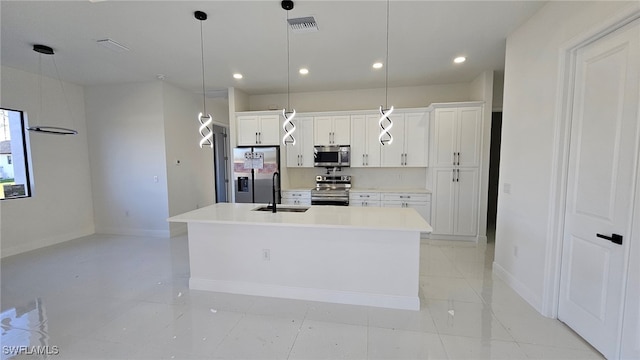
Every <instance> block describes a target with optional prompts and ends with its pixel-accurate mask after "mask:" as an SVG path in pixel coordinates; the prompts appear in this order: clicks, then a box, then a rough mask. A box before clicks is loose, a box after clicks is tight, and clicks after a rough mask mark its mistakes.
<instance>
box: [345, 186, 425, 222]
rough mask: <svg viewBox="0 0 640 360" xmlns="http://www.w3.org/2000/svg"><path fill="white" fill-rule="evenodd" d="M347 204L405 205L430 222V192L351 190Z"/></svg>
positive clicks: (369, 205) (363, 205) (365, 205)
mask: <svg viewBox="0 0 640 360" xmlns="http://www.w3.org/2000/svg"><path fill="white" fill-rule="evenodd" d="M349 206H362V207H372V206H376V207H398V208H399V207H407V208H412V209H415V210H416V211H417V212H418V214H420V216H422V217H423V218H424V219H425V220H426V221H427V222H428V223H429V224H431V194H429V193H415V192H406V193H405V192H392V193H391V192H380V191H357V190H356V191H351V192H350V193H349Z"/></svg>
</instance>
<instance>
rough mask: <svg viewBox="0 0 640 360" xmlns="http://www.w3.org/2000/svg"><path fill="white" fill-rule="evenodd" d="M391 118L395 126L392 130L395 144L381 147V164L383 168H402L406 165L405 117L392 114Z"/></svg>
mask: <svg viewBox="0 0 640 360" xmlns="http://www.w3.org/2000/svg"><path fill="white" fill-rule="evenodd" d="M389 117H390V118H391V121H393V126H392V127H391V130H390V133H391V136H393V142H392V143H391V144H387V145H380V149H381V150H380V154H381V161H380V162H381V164H382V166H386V167H400V166H403V164H404V115H403V114H393V113H392V114H391V115H389ZM378 134H380V132H378Z"/></svg>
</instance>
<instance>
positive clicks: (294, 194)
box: [282, 191, 311, 200]
mask: <svg viewBox="0 0 640 360" xmlns="http://www.w3.org/2000/svg"><path fill="white" fill-rule="evenodd" d="M282 198H283V199H309V200H310V199H311V191H283V192H282Z"/></svg>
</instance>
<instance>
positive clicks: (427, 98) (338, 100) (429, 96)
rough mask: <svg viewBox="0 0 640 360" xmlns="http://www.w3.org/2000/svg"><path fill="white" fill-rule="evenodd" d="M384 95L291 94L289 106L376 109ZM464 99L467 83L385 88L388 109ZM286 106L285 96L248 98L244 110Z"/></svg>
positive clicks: (358, 92)
mask: <svg viewBox="0 0 640 360" xmlns="http://www.w3.org/2000/svg"><path fill="white" fill-rule="evenodd" d="M384 94H385V89H384V88H378V89H359V90H341V91H318V92H304V93H302V92H300V93H291V107H292V108H294V109H296V111H298V112H310V111H333V110H368V109H377V108H378V107H379V106H380V105H384V104H383V102H384V99H385V95H384ZM468 100H471V99H470V98H469V84H448V85H431V86H412V87H398V88H389V106H391V105H393V106H394V107H396V108H412V107H427V106H429V105H430V104H431V103H435V102H451V101H468ZM286 103H287V94H269V95H252V96H250V97H249V109H247V110H251V111H259V110H277V109H283V108H284V106H285V105H286Z"/></svg>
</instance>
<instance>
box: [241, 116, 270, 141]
mask: <svg viewBox="0 0 640 360" xmlns="http://www.w3.org/2000/svg"><path fill="white" fill-rule="evenodd" d="M236 120H237V121H236V124H237V129H238V145H240V146H252V145H279V144H280V116H279V115H239V116H238V117H237V118H236Z"/></svg>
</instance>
